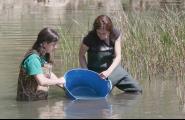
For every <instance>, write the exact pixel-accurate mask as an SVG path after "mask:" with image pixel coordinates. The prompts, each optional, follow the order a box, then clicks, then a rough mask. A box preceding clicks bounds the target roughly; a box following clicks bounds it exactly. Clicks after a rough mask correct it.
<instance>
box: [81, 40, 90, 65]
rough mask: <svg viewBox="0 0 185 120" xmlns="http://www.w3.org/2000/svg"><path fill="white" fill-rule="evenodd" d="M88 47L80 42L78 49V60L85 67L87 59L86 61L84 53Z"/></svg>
mask: <svg viewBox="0 0 185 120" xmlns="http://www.w3.org/2000/svg"><path fill="white" fill-rule="evenodd" d="M88 49H89V48H88V47H87V46H86V45H85V44H83V43H81V46H80V50H79V62H80V66H81V67H82V68H87V61H86V57H85V54H86V52H87V50H88Z"/></svg>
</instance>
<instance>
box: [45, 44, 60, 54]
mask: <svg viewBox="0 0 185 120" xmlns="http://www.w3.org/2000/svg"><path fill="white" fill-rule="evenodd" d="M44 48H45V50H46V53H51V52H53V51H54V50H55V49H56V48H57V42H51V43H47V42H45V43H44Z"/></svg>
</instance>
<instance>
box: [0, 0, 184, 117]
mask: <svg viewBox="0 0 185 120" xmlns="http://www.w3.org/2000/svg"><path fill="white" fill-rule="evenodd" d="M12 2H13V0H12V1H11V0H9V1H6V0H0V15H1V17H0V118H17V119H18V118H185V117H184V115H185V113H184V112H185V111H184V110H183V106H180V104H179V100H178V99H177V94H176V83H175V81H174V80H173V78H172V80H161V79H158V78H156V79H153V80H152V81H151V82H150V83H148V82H147V83H146V82H144V81H145V80H141V81H140V83H141V85H142V87H143V93H142V94H139V95H130V94H122V93H120V94H112V95H110V96H109V97H108V98H107V99H106V100H98V101H97V100H95V101H71V100H69V99H67V98H66V96H65V95H64V92H63V90H61V89H60V88H57V87H51V91H50V95H49V100H47V101H37V102H17V101H15V97H16V88H17V77H18V72H19V63H20V60H21V59H22V56H23V54H24V52H25V51H26V50H28V49H29V48H30V47H31V45H32V44H33V42H34V41H35V40H36V36H37V34H38V32H39V31H40V30H41V29H42V28H43V27H46V26H49V27H53V28H56V29H57V28H58V26H59V25H60V26H61V27H63V28H70V25H71V24H72V23H73V24H75V22H74V21H75V20H76V21H80V23H81V24H83V25H84V26H86V27H85V29H87V30H89V29H91V28H90V26H91V25H90V24H92V22H93V20H94V18H95V17H96V16H97V15H99V14H101V13H107V14H109V15H111V14H113V12H114V10H115V9H113V8H111V7H106V6H104V4H100V3H98V4H97V1H85V0H81V1H80V3H79V2H78V0H76V1H75V2H74V1H73V0H71V1H69V3H66V4H67V5H65V6H63V5H62V1H60V2H59V3H61V4H57V5H56V4H54V3H52V4H49V5H46V6H44V5H43V4H42V3H40V4H37V3H35V2H33V1H31V0H16V3H15V4H12ZM63 2H64V1H63ZM109 2H110V3H111V2H112V4H111V5H117V4H116V3H117V1H115V0H113V1H111V0H110V1H108V2H106V4H108V3H109ZM104 3H105V2H104ZM50 5H52V6H50ZM102 6H104V8H105V9H103V10H101V9H100V8H101V7H102ZM118 6H119V5H118ZM116 8H118V7H116ZM70 30H71V31H73V32H71V34H73V35H74V36H76V37H75V38H74V45H77V44H79V41H80V39H81V35H82V34H81V32H83V31H81V30H80V28H79V25H78V24H75V25H73V27H72V28H71V29H70ZM79 31H80V32H79ZM55 56H56V64H57V65H55V69H54V71H55V72H56V73H57V75H59V76H61V75H63V73H64V72H65V68H67V67H66V66H64V65H62V64H61V63H63V62H61V56H62V55H61V54H60V50H57V52H56V55H55ZM72 60H74V59H69V60H68V61H71V62H72ZM69 66H70V65H69ZM70 67H73V66H70ZM146 81H148V80H146Z"/></svg>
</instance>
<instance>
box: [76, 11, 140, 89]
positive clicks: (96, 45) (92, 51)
mask: <svg viewBox="0 0 185 120" xmlns="http://www.w3.org/2000/svg"><path fill="white" fill-rule="evenodd" d="M86 52H87V60H86V57H85V54H86ZM79 62H80V65H81V67H82V68H87V69H90V70H93V71H95V72H98V73H99V74H100V77H102V78H103V79H107V78H108V79H110V80H111V81H112V84H113V86H116V87H118V88H119V89H121V90H123V91H125V92H138V91H141V88H140V87H139V85H138V82H137V81H136V80H133V78H132V77H131V76H130V75H129V73H128V72H127V71H125V70H124V69H123V67H122V66H121V65H120V62H121V35H120V32H119V31H118V30H117V29H115V28H114V27H113V24H112V21H111V19H110V18H109V17H108V16H106V15H100V16H98V17H97V18H96V19H95V21H94V24H93V29H92V30H91V31H90V32H89V33H88V35H87V36H85V37H84V39H83V41H82V43H81V46H80V51H79Z"/></svg>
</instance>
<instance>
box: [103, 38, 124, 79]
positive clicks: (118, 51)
mask: <svg viewBox="0 0 185 120" xmlns="http://www.w3.org/2000/svg"><path fill="white" fill-rule="evenodd" d="M114 51H115V58H114V60H113V62H112V64H111V65H110V67H109V68H108V69H107V70H106V71H103V72H101V73H100V76H101V77H102V78H103V79H106V78H107V77H108V76H109V75H110V74H111V73H112V71H113V70H114V69H115V68H116V67H117V66H118V65H119V64H120V62H121V35H120V36H119V38H118V39H117V40H116V41H115V47H114Z"/></svg>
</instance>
